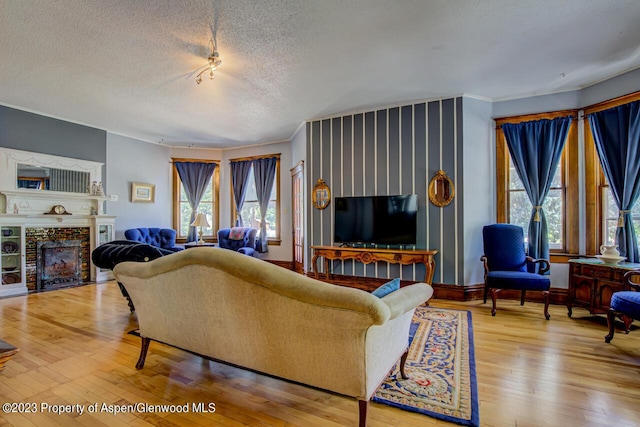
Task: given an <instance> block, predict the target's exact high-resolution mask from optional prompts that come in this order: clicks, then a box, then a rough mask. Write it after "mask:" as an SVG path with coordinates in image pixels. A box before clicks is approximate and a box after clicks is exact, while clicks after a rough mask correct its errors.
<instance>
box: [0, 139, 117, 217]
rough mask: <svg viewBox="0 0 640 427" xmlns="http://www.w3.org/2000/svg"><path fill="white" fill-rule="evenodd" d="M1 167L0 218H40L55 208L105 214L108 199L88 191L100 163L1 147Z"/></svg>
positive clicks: (99, 176) (99, 171)
mask: <svg viewBox="0 0 640 427" xmlns="http://www.w3.org/2000/svg"><path fill="white" fill-rule="evenodd" d="M0 165H1V166H0V215H2V214H9V215H11V214H13V215H16V214H20V215H22V214H26V215H33V214H36V215H43V214H45V213H48V212H50V211H51V208H52V206H55V205H63V206H65V207H66V208H67V209H68V210H69V212H73V213H74V214H76V215H81V214H84V215H95V214H97V215H102V214H103V213H104V202H105V201H106V200H109V198H108V197H106V196H105V195H104V193H103V192H100V193H96V192H93V191H92V190H91V188H93V183H94V181H95V183H100V182H101V181H102V166H103V163H99V162H94V161H90V160H82V159H74V158H72V157H62V156H54V155H50V154H42V153H34V152H30V151H22V150H14V149H11V148H3V147H0ZM90 187H91V188H90ZM98 187H100V188H101V185H98V184H96V188H98Z"/></svg>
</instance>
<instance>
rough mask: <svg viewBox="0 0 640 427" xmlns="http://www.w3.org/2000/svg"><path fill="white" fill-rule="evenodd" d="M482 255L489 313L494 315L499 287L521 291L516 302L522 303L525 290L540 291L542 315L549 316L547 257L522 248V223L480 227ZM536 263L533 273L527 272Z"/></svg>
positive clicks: (500, 288)
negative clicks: (489, 299)
mask: <svg viewBox="0 0 640 427" xmlns="http://www.w3.org/2000/svg"><path fill="white" fill-rule="evenodd" d="M482 237H483V242H484V255H483V256H482V257H481V258H480V260H481V261H482V262H483V263H484V302H485V303H486V302H487V294H488V292H489V291H491V300H492V302H493V307H492V309H491V315H492V316H495V315H496V298H497V294H498V292H499V291H500V290H502V289H514V290H519V291H522V294H521V297H520V305H524V299H525V293H526V291H528V290H536V291H541V292H542V294H543V296H544V317H545V318H546V319H547V320H549V317H550V316H549V288H550V287H551V281H550V280H549V276H545V275H544V273H546V272H547V271H549V266H550V264H549V261H548V260H546V259H537V260H534V259H533V258H531V257H529V256H527V254H526V252H525V248H524V231H523V230H522V227H519V226H517V225H512V224H493V225H487V226H485V227H484V228H483V229H482ZM536 264H540V265H539V266H536ZM536 267H538V272H537V273H532V272H529V271H530V268H531V269H535V268H536Z"/></svg>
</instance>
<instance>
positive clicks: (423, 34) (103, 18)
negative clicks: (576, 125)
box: [0, 0, 640, 148]
mask: <svg viewBox="0 0 640 427" xmlns="http://www.w3.org/2000/svg"><path fill="white" fill-rule="evenodd" d="M638 22H640V1H638V0H561V1H558V0H518V1H514V0H482V1H479V0H476V1H472V0H422V1H420V0H416V1H409V0H391V1H383V0H340V1H339V0H298V1H293V0H280V1H273V0H270V1H266V0H265V1H248V0H226V1H200V0H172V1H160V0H93V1H88V0H61V1H46V0H0V104H3V105H8V106H14V107H17V108H21V109H25V110H28V111H34V112H39V113H43V114H46V115H50V116H54V117H59V118H62V119H66V120H70V121H73V122H77V123H83V124H86V125H89V126H94V127H98V128H101V129H106V130H108V131H111V132H114V133H119V134H122V135H127V136H131V137H134V138H139V139H143V140H146V141H152V142H160V141H162V142H163V143H165V144H169V145H178V146H185V145H194V146H208V147H220V148H221V147H231V146H239V145H249V144H256V143H262V142H272V141H280V140H286V139H289V138H290V137H291V136H292V134H293V132H294V131H295V130H296V129H297V128H298V126H299V125H300V124H301V123H302V122H303V121H305V120H308V119H311V118H316V117H322V116H326V115H330V114H335V113H341V112H351V111H357V110H362V109H366V108H370V107H375V106H384V105H389V104H393V103H401V102H404V101H411V100H417V99H429V98H434V97H440V96H453V95H457V94H462V93H465V94H472V95H476V96H481V97H486V98H490V99H505V98H515V97H522V96H530V95H534V94H542V93H550V92H560V91H566V90H574V89H578V88H581V87H584V86H587V85H590V84H593V83H595V82H598V81H601V80H603V79H606V78H609V77H612V76H614V75H617V74H620V73H622V72H624V71H628V70H630V69H634V68H638V67H640V25H638ZM212 27H213V28H215V31H216V37H217V41H218V50H219V52H220V57H221V59H222V61H223V62H222V66H221V67H220V68H219V69H218V72H217V73H216V78H215V79H214V80H213V81H210V80H208V79H207V78H205V79H204V81H203V82H202V84H200V85H196V83H195V74H196V71H198V70H199V68H200V67H201V66H203V65H205V64H206V56H207V55H208V40H209V37H210V34H211V29H210V28H212Z"/></svg>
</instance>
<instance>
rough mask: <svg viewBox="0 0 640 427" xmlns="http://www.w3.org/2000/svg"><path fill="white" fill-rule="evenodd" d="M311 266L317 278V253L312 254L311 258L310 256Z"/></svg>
mask: <svg viewBox="0 0 640 427" xmlns="http://www.w3.org/2000/svg"><path fill="white" fill-rule="evenodd" d="M311 268H313V274H314V275H315V278H316V279H317V278H318V255H313V258H311Z"/></svg>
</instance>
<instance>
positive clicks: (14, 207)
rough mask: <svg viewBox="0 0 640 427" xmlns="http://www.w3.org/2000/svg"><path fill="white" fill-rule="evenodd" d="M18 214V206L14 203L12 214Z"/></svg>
mask: <svg viewBox="0 0 640 427" xmlns="http://www.w3.org/2000/svg"><path fill="white" fill-rule="evenodd" d="M19 212H20V211H19V210H18V204H17V203H14V204H13V214H14V215H18V213H19Z"/></svg>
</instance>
